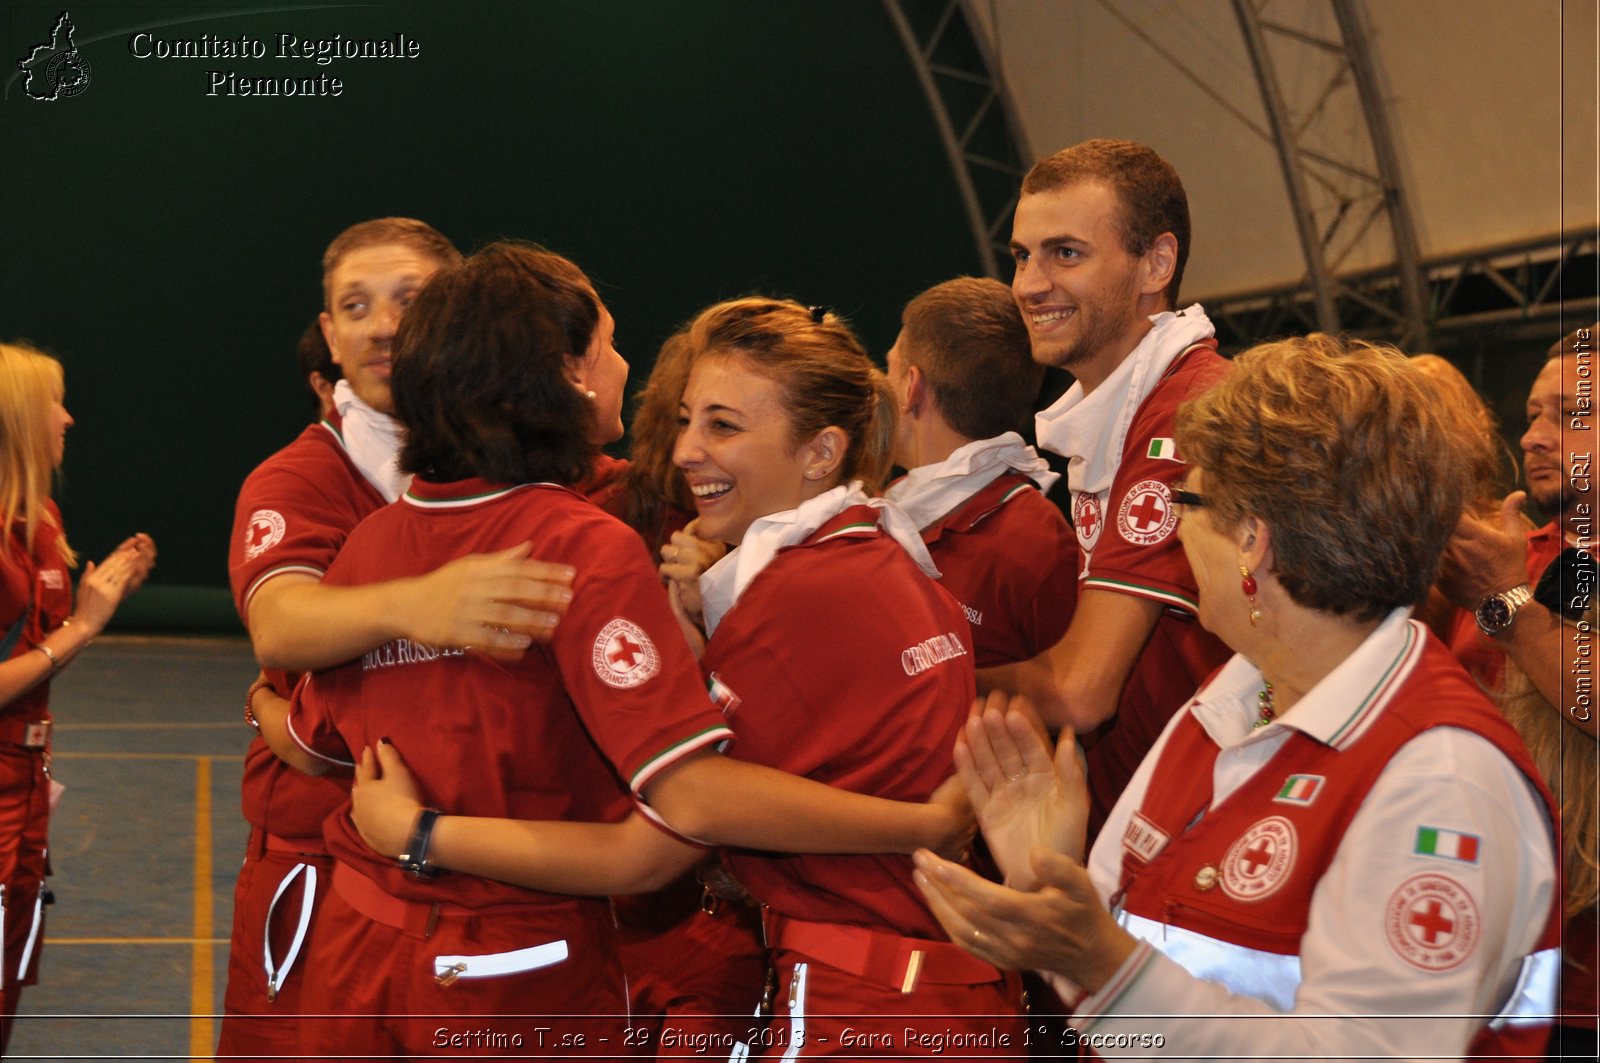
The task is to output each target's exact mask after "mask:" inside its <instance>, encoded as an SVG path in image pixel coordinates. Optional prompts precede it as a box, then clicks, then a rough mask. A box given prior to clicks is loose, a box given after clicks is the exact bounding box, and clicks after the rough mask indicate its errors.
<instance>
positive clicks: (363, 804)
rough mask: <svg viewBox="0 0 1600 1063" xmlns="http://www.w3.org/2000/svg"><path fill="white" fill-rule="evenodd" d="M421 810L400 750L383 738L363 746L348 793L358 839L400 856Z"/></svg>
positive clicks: (391, 854)
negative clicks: (372, 744)
mask: <svg viewBox="0 0 1600 1063" xmlns="http://www.w3.org/2000/svg"><path fill="white" fill-rule="evenodd" d="M421 809H422V802H421V801H420V800H419V799H418V797H417V784H416V780H415V779H413V778H412V776H411V772H410V771H409V770H408V769H407V768H406V762H405V761H404V760H403V759H401V757H400V752H399V750H397V749H395V748H394V746H392V745H390V744H389V743H388V742H385V741H382V740H380V741H379V742H378V744H377V746H375V747H374V746H368V747H367V748H366V749H363V750H362V751H361V762H360V763H359V764H357V765H356V784H355V788H354V789H353V790H352V791H351V792H350V821H351V822H352V823H354V824H355V825H356V830H358V831H360V832H361V840H362V841H364V842H366V843H367V845H369V846H370V847H371V848H372V849H373V850H374V851H375V852H379V853H382V854H383V855H384V856H399V855H400V854H401V853H402V852H404V851H405V847H406V842H407V840H408V839H409V838H410V835H411V825H412V824H413V823H415V822H416V819H417V813H418V812H419V811H420V810H421Z"/></svg>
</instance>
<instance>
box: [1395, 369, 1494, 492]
mask: <svg viewBox="0 0 1600 1063" xmlns="http://www.w3.org/2000/svg"><path fill="white" fill-rule="evenodd" d="M1411 364H1412V365H1414V366H1416V367H1417V368H1418V369H1420V370H1422V375H1423V376H1424V377H1426V378H1427V380H1428V384H1429V386H1431V387H1432V388H1433V389H1434V390H1435V391H1436V392H1437V393H1438V398H1439V404H1440V407H1441V409H1442V411H1443V413H1444V417H1445V423H1446V424H1447V425H1449V426H1450V427H1451V428H1453V429H1454V430H1455V431H1456V432H1457V433H1459V437H1460V443H1459V446H1460V448H1461V453H1462V455H1463V456H1464V457H1465V458H1466V461H1467V468H1468V471H1469V473H1470V474H1471V493H1470V494H1469V496H1468V498H1467V508H1468V509H1469V510H1470V511H1471V512H1472V513H1473V515H1475V516H1478V517H1482V518H1484V519H1486V520H1487V519H1490V518H1493V519H1494V520H1496V521H1498V520H1499V517H1498V513H1499V512H1500V500H1501V499H1503V498H1505V496H1506V492H1507V491H1509V490H1511V485H1512V482H1513V481H1514V480H1515V479H1516V476H1517V459H1516V455H1514V454H1512V453H1511V452H1510V451H1509V450H1507V449H1506V444H1505V441H1504V440H1502V439H1501V438H1500V420H1499V418H1497V417H1495V415H1494V411H1493V410H1491V409H1489V404H1488V403H1486V402H1484V401H1483V396H1482V395H1479V394H1478V391H1477V389H1476V388H1474V387H1473V386H1472V383H1471V382H1470V381H1469V380H1467V378H1466V377H1465V376H1463V375H1462V373H1461V370H1459V369H1457V368H1456V367H1455V366H1454V365H1452V364H1451V363H1450V362H1448V361H1446V360H1445V359H1443V358H1441V357H1439V356H1438V355H1437V354H1414V355H1412V356H1411Z"/></svg>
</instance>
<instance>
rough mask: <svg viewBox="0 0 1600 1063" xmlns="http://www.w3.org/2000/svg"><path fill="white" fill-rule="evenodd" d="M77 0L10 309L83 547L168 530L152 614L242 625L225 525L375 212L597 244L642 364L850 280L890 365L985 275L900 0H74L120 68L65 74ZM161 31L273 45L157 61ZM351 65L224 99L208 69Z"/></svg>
mask: <svg viewBox="0 0 1600 1063" xmlns="http://www.w3.org/2000/svg"><path fill="white" fill-rule="evenodd" d="M61 10H62V9H61V8H60V7H57V6H49V5H37V4H27V3H20V4H18V3H7V4H6V5H5V6H4V8H3V10H0V20H3V21H0V33H3V35H4V38H3V40H4V49H3V55H4V57H5V59H6V62H5V64H4V66H3V68H0V84H3V98H0V148H3V156H0V158H3V164H0V165H3V170H0V174H3V176H0V187H3V189H4V192H3V195H0V249H3V254H0V337H4V338H5V339H18V338H26V339H29V340H31V341H33V342H35V343H37V344H39V345H41V346H43V347H45V348H46V349H48V350H50V351H52V352H53V353H55V354H56V355H58V356H59V357H60V358H61V360H62V361H63V362H64V363H65V365H66V367H67V386H68V392H67V405H68V408H69V409H70V410H71V411H72V413H73V414H74V416H75V417H76V418H77V421H78V424H77V426H76V427H75V428H74V429H73V430H72V432H71V433H70V434H69V437H68V444H67V460H66V466H65V476H64V480H63V483H62V485H61V487H60V490H59V492H58V494H59V498H60V501H61V504H62V509H63V512H64V514H65V517H66V521H67V526H68V528H69V530H70V532H71V535H72V537H73V540H74V542H75V544H76V545H77V546H78V548H79V549H80V551H81V552H82V553H84V554H85V555H86V556H89V557H94V556H98V555H100V554H102V553H104V552H105V551H106V550H108V549H109V548H110V547H111V546H113V545H114V544H115V543H116V542H117V541H119V540H120V539H121V537H122V536H123V535H125V534H127V533H128V532H131V531H134V530H145V531H149V532H150V533H151V534H152V535H154V536H155V537H156V540H157V542H158V544H159V546H160V551H161V560H160V564H159V566H158V568H157V571H156V575H155V577H154V580H153V583H152V585H151V586H150V587H148V588H147V589H146V590H145V591H144V592H143V593H142V594H141V595H140V596H139V597H138V598H137V599H135V600H134V601H132V602H130V603H129V605H128V606H127V607H125V610H124V613H123V615H122V617H121V620H122V623H123V625H124V626H128V627H143V628H164V629H190V630H194V629H199V630H208V629H209V630H226V629H235V630H236V629H237V621H236V619H235V618H234V617H233V611H232V606H231V604H230V601H229V598H228V596H227V593H226V586H227V576H226V569H225V559H226V540H227V536H228V534H229V528H230V524H231V520H232V507H233V500H234V495H235V492H236V490H237V488H238V485H239V483H240V481H241V480H242V479H243V478H244V476H245V474H246V473H247V472H248V471H249V470H250V469H251V468H252V467H253V466H254V465H255V464H256V463H257V462H259V461H260V460H261V459H263V458H264V457H266V456H267V455H268V454H270V453H271V452H272V451H273V450H274V449H276V448H277V447H279V446H281V445H283V444H284V443H285V442H287V441H288V440H289V439H290V438H291V437H292V436H293V435H294V434H295V433H296V431H297V430H298V429H299V427H300V426H301V425H302V424H304V423H305V420H306V415H307V409H308V407H307V397H306V393H305V392H304V390H303V385H302V384H301V383H300V381H299V380H298V379H297V377H296V373H295V371H294V368H293V361H292V357H293V349H294V343H295V341H296V339H297V338H298V337H299V335H300V332H301V330H302V329H303V328H304V327H305V325H306V324H307V323H308V321H309V320H310V319H311V317H312V316H313V315H314V314H315V313H316V311H317V310H318V309H320V289H319V267H318V260H319V257H320V255H321V252H322V249H323V247H324V246H325V245H326V244H327V242H328V240H329V239H330V238H331V237H332V236H333V235H334V234H335V233H337V232H338V231H339V230H340V229H342V228H343V227H344V226H346V225H348V224H350V223H351V222H354V221H358V220H361V219H363V218H368V217H374V216H379V215H385V214H407V215H414V216H417V217H420V218H423V219H425V220H427V221H429V222H431V223H432V224H433V225H435V226H437V227H438V228H439V229H441V230H442V231H443V232H444V233H446V234H447V235H448V236H450V237H451V238H452V239H454V240H455V241H456V242H457V243H458V244H459V245H460V246H461V247H462V248H463V249H464V250H470V249H472V248H473V247H476V246H479V245H481V244H483V243H485V242H487V241H489V240H492V239H494V238H496V237H501V236H512V237H522V238H528V239H534V240H538V241H541V242H543V243H545V244H547V245H549V246H551V247H553V248H555V249H557V250H560V251H562V252H565V253H566V254H568V255H570V256H571V257H573V258H574V259H575V260H576V261H577V262H578V263H579V264H580V265H582V266H583V267H584V268H585V269H586V270H587V271H588V272H589V273H590V275H591V276H593V277H594V278H595V279H596V281H597V282H598V283H599V285H600V287H601V291H602V294H603V296H604V297H605V299H606V301H607V303H608V304H609V306H610V307H611V309H612V311H613V313H614V314H615V315H616V318H617V321H618V345H619V348H620V349H621V350H622V351H623V353H624V354H626V355H627V356H628V359H629V361H630V362H631V363H632V365H633V367H634V383H636V384H637V383H642V381H643V379H644V376H645V374H646V373H647V372H648V369H649V366H650V364H651V362H652V360H653V358H654V353H655V350H656V347H657V346H658V344H659V343H660V341H661V340H662V339H663V338H664V337H665V336H666V335H667V334H668V333H669V332H670V331H671V330H672V329H673V327H675V325H676V324H677V323H678V322H680V321H682V320H683V319H684V318H686V317H687V316H689V315H690V314H691V313H693V312H694V311H695V310H696V309H697V308H699V307H700V306H703V305H705V304H706V303H709V302H711V301H714V300H717V299H721V298H725V297H728V296H733V295H738V294H743V293H746V292H751V291H761V292H767V293H774V294H786V295H793V296H795V297H797V298H800V299H802V300H804V301H807V302H811V303H825V304H828V305H831V306H833V307H835V308H836V309H838V310H839V311H841V312H842V313H845V314H847V315H848V316H850V317H851V318H852V319H854V320H855V322H856V323H857V325H858V326H859V327H860V329H861V331H862V334H863V336H864V338H865V339H866V340H867V342H868V345H869V347H870V348H871V349H872V350H873V352H874V354H875V355H876V356H877V357H878V358H879V359H880V360H881V358H882V355H883V353H884V351H885V350H886V349H887V347H888V345H889V344H890V343H891V342H892V340H893V338H894V334H895V331H896V329H897V326H898V319H899V311H900V307H901V306H902V305H903V303H904V302H905V300H906V299H908V298H909V297H910V296H911V295H913V294H915V293H916V292H917V291H920V290H921V289H922V288H924V287H926V286H928V285H929V284H932V283H934V282H937V281H939V280H942V279H945V278H947V277H950V276H954V275H957V274H961V273H972V272H977V270H978V269H979V265H978V261H977V257H976V254H975V253H974V251H973V249H972V247H971V244H970V239H969V237H968V236H967V230H966V226H965V223H964V220H963V216H962V214H961V212H960V206H959V202H958V200H957V196H956V192H955V185H954V182H953V180H952V179H951V177H950V174H949V171H948V168H947V165H946V162H945V159H944V156H943V154H942V152H941V149H940V147H939V144H938V140H937V137H936V134H935V130H934V126H933V121H932V119H931V117H930V115H929V112H928V109H927V106H926V104H925V103H924V100H923V98H922V96H921V93H920V90H919V89H918V87H917V83H916V81H915V79H914V76H913V74H912V70H911V66H910V64H909V62H908V61H907V59H906V58H905V56H904V54H903V52H902V51H901V47H900V44H899V41H898V38H897V37H896V36H895V35H894V31H893V29H892V27H891V25H890V23H889V21H888V19H887V17H886V16H885V14H884V13H883V11H882V8H881V6H880V5H879V4H878V3H875V2H872V0H831V2H828V0H822V2H819V0H759V2H735V0H670V2H661V0H657V2H650V0H594V2H550V0H541V2H520V3H513V2H486V3H458V4H442V3H437V4H436V3H397V2H380V3H370V4H360V5H259V6H252V7H249V8H246V7H245V6H244V5H228V4H215V3H212V4H174V3H168V4H149V5H144V4H122V3H106V2H96V3H78V4H73V5H72V6H71V8H70V9H69V11H70V17H71V20H72V23H73V25H74V42H75V43H76V45H77V47H78V49H79V52H80V54H81V56H82V58H83V59H84V60H86V61H87V65H88V72H89V82H88V84H87V85H86V86H85V87H84V88H83V90H82V91H81V92H79V93H78V94H77V95H73V96H70V97H62V98H58V99H56V100H53V101H42V100H38V99H33V98H31V97H30V96H29V95H28V93H27V92H25V91H24V84H23V81H22V72H21V71H19V70H17V67H16V63H17V60H19V59H21V58H25V57H27V56H28V55H30V54H31V49H32V48H33V47H34V46H35V45H38V44H41V43H46V42H48V41H49V39H50V32H51V29H52V27H53V26H54V24H55V22H56V19H57V17H58V16H59V14H60V12H61ZM141 32H143V33H148V34H149V35H150V37H149V38H148V40H146V39H141V41H140V42H138V48H139V50H141V51H152V50H155V49H156V47H157V46H156V45H154V44H153V43H151V42H154V41H156V40H161V41H166V42H169V43H170V42H175V41H187V42H193V41H197V40H200V39H202V38H209V37H211V36H215V37H217V38H226V39H229V40H234V41H237V40H238V39H239V38H240V37H241V36H243V37H246V38H249V39H250V40H258V41H260V42H262V44H263V46H264V47H265V48H266V50H267V53H268V54H267V56H266V57H265V58H262V59H230V58H221V59H218V58H212V59H206V58H160V57H150V58H138V57H137V56H135V55H134V54H133V48H132V46H133V45H134V43H135V42H134V41H133V37H134V35H135V34H138V33H141ZM280 33H291V34H294V35H295V36H297V37H299V38H301V39H302V40H304V39H326V38H331V37H332V36H333V35H335V34H340V35H342V36H343V37H344V38H346V39H352V38H354V39H360V38H373V39H392V38H393V35H394V34H396V33H401V34H404V35H405V37H406V38H408V39H411V40H415V41H416V42H417V44H418V48H419V53H420V54H419V56H418V58H415V59H339V60H336V61H334V62H332V63H330V64H328V65H326V66H318V65H316V64H315V63H313V62H309V61H307V60H304V59H298V60H297V59H291V58H284V59H279V58H277V57H276V51H277V45H278V39H277V37H278V34H280ZM212 70H220V71H227V70H232V71H234V72H236V74H237V75H238V76H239V77H243V78H257V77H276V78H288V77H293V78H307V77H318V76H320V75H323V74H327V75H328V76H330V77H338V78H340V79H341V80H342V81H343V83H344V88H343V92H342V94H341V95H340V96H338V97H329V96H295V97H292V98H290V97H281V96H280V97H264V96H250V97H242V96H234V97H229V96H225V95H218V96H208V95H207V91H208V87H209V84H210V78H209V76H208V71H212Z"/></svg>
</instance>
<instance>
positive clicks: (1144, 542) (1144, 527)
mask: <svg viewBox="0 0 1600 1063" xmlns="http://www.w3.org/2000/svg"><path fill="white" fill-rule="evenodd" d="M1177 526H1178V511H1177V510H1175V509H1173V508H1172V491H1171V489H1170V488H1169V487H1167V485H1166V484H1164V483H1162V482H1161V481H1160V480H1140V481H1139V482H1138V483H1136V484H1134V485H1133V486H1132V487H1131V488H1129V489H1128V493H1127V494H1126V495H1125V496H1123V499H1122V508H1121V509H1119V510H1118V511H1117V531H1119V532H1121V533H1122V537H1123V538H1124V539H1126V540H1128V541H1129V542H1130V543H1132V544H1133V545H1135V546H1152V545H1154V544H1155V543H1159V542H1160V541H1161V540H1163V539H1165V538H1166V537H1167V536H1169V535H1171V534H1172V529H1174V528H1176V527H1177Z"/></svg>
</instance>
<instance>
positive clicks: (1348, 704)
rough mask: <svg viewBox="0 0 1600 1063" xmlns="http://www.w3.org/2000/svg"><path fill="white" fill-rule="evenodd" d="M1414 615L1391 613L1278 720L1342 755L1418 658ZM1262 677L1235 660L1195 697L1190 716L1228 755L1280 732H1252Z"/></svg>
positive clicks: (1421, 638) (1421, 634)
mask: <svg viewBox="0 0 1600 1063" xmlns="http://www.w3.org/2000/svg"><path fill="white" fill-rule="evenodd" d="M1410 616H1411V610H1409V609H1405V608H1401V609H1396V610H1394V611H1393V612H1391V613H1390V614H1389V615H1388V616H1387V617H1385V618H1384V620H1383V622H1382V623H1381V624H1379V625H1378V626H1377V627H1376V628H1374V629H1373V631H1372V634H1370V635H1368V636H1367V637H1366V639H1365V640H1363V641H1362V643H1361V645H1359V646H1357V647H1356V648H1355V650H1354V651H1353V652H1352V653H1351V654H1350V656H1348V657H1346V658H1345V659H1344V660H1342V661H1340V662H1339V664H1338V665H1337V666H1335V667H1334V669H1333V671H1331V672H1329V673H1328V674H1327V675H1325V676H1323V677H1322V680H1321V681H1320V682H1318V683H1317V685H1316V686H1314V687H1312V688H1311V689H1310V690H1309V691H1307V692H1306V694H1305V696H1304V697H1302V698H1301V699H1300V700H1299V701H1297V702H1295V704H1294V706H1293V707H1292V708H1290V709H1289V710H1288V711H1287V712H1285V713H1284V714H1283V715H1282V716H1279V717H1278V718H1277V720H1276V721H1275V723H1276V724H1281V725H1283V726H1285V727H1292V728H1294V729H1295V730H1297V731H1301V732H1303V733H1304V734H1306V735H1309V736H1310V737H1312V738H1315V739H1316V740H1317V741H1319V742H1322V743H1323V744H1324V745H1330V746H1334V747H1336V748H1339V749H1343V748H1344V747H1346V746H1348V745H1349V744H1350V743H1351V742H1354V741H1355V740H1356V739H1357V738H1359V737H1360V736H1361V734H1362V733H1364V732H1365V731H1366V729H1367V727H1368V726H1370V725H1371V724H1372V722H1373V721H1374V720H1376V719H1377V718H1378V716H1379V715H1381V714H1382V712H1383V709H1384V707H1385V706H1386V705H1388V704H1389V701H1390V699H1391V698H1393V696H1394V693H1395V691H1396V690H1398V689H1399V687H1400V685H1401V684H1402V683H1403V682H1404V681H1405V679H1406V678H1407V677H1408V676H1409V675H1410V674H1411V670H1412V668H1413V667H1415V665H1416V663H1417V661H1418V660H1419V659H1420V658H1421V655H1422V648H1423V643H1424V642H1425V640H1426V639H1425V636H1426V633H1425V631H1424V630H1423V628H1422V626H1421V625H1420V624H1418V623H1416V622H1415V621H1413V620H1411V619H1410ZM1263 683H1264V681H1263V679H1262V677H1261V671H1260V669H1258V668H1257V667H1256V666H1255V665H1253V664H1251V663H1250V662H1249V661H1248V660H1246V659H1245V657H1244V655H1243V654H1234V655H1233V657H1232V658H1231V659H1229V661H1228V663H1227V664H1225V665H1223V666H1222V669H1221V670H1220V671H1219V672H1218V673H1217V675H1216V677H1215V678H1214V679H1212V680H1211V682H1209V683H1207V684H1206V685H1205V687H1204V688H1203V689H1202V690H1201V691H1200V692H1199V693H1198V694H1196V695H1195V697H1194V700H1193V701H1192V702H1191V703H1190V705H1189V711H1190V712H1192V713H1194V716H1195V719H1196V720H1198V721H1199V722H1200V725H1201V726H1202V727H1204V728H1205V729H1206V733H1207V734H1209V735H1210V736H1211V739H1212V741H1214V742H1216V743H1217V745H1218V746H1220V747H1222V748H1224V749H1226V748H1228V747H1230V746H1235V745H1238V744H1240V743H1241V742H1243V741H1244V740H1246V739H1248V738H1251V737H1253V736H1254V735H1267V734H1271V733H1273V732H1274V731H1275V730H1276V727H1275V726H1271V725H1269V726H1267V727H1263V728H1261V729H1260V730H1254V726H1255V721H1256V717H1257V713H1258V711H1259V704H1260V702H1259V699H1258V697H1257V695H1258V694H1259V692H1260V691H1261V689H1262V686H1263Z"/></svg>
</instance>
